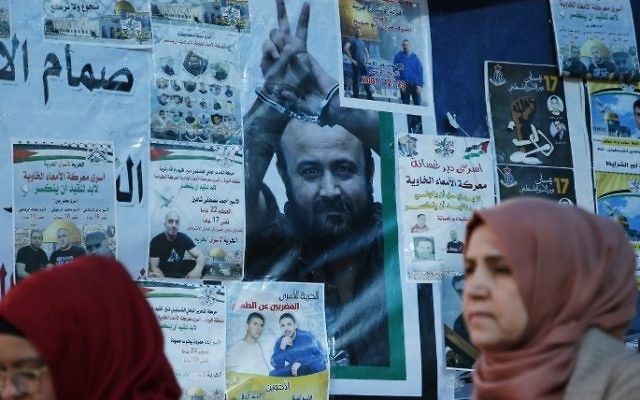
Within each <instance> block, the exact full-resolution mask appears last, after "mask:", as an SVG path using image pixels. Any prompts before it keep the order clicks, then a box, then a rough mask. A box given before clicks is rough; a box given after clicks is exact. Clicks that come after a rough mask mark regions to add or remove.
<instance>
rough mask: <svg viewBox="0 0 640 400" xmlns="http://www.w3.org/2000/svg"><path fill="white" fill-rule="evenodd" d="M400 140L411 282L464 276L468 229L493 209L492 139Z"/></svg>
mask: <svg viewBox="0 0 640 400" xmlns="http://www.w3.org/2000/svg"><path fill="white" fill-rule="evenodd" d="M397 136H398V138H397V142H398V143H397V147H396V148H397V149H398V175H399V177H398V179H399V181H398V182H399V186H400V198H401V212H402V234H403V235H402V236H403V238H404V240H405V243H404V249H403V250H404V257H405V265H406V268H407V271H406V272H407V278H408V279H409V280H411V281H433V280H438V279H440V278H442V276H443V275H446V274H450V275H460V274H462V272H463V268H462V264H463V263H462V252H463V248H464V243H463V240H464V234H465V225H466V223H467V221H468V220H469V218H470V217H471V214H472V213H473V211H475V210H478V209H481V208H486V207H490V206H492V205H494V204H495V196H494V172H493V163H494V157H493V155H492V149H491V145H490V143H489V140H488V139H479V138H464V137H449V136H434V135H408V134H399V135H397Z"/></svg>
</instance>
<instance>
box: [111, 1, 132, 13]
mask: <svg viewBox="0 0 640 400" xmlns="http://www.w3.org/2000/svg"><path fill="white" fill-rule="evenodd" d="M113 11H114V12H115V14H116V15H120V14H121V13H123V12H127V13H133V12H136V9H135V7H134V6H133V5H132V4H131V3H129V2H128V1H126V0H120V1H118V2H116V5H115V6H113Z"/></svg>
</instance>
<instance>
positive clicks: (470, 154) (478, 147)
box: [462, 140, 489, 160]
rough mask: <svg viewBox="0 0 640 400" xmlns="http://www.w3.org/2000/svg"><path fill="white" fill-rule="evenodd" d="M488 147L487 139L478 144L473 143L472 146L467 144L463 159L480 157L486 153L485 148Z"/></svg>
mask: <svg viewBox="0 0 640 400" xmlns="http://www.w3.org/2000/svg"><path fill="white" fill-rule="evenodd" d="M488 147H489V141H488V140H485V141H484V142H481V143H480V144H475V145H473V146H469V147H467V148H466V149H464V157H462V158H464V159H465V160H471V159H472V158H475V157H480V156H482V155H483V154H487V148H488Z"/></svg>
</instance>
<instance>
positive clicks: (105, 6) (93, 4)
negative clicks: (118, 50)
mask: <svg viewBox="0 0 640 400" xmlns="http://www.w3.org/2000/svg"><path fill="white" fill-rule="evenodd" d="M42 7H43V9H44V37H45V38H46V39H54V40H60V41H63V40H64V41H79V42H84V43H95V44H100V45H111V46H124V47H151V14H150V12H149V0H129V1H109V0H42Z"/></svg>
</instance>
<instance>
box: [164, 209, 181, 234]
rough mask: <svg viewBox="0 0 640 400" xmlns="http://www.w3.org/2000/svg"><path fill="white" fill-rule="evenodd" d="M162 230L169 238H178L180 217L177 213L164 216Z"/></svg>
mask: <svg viewBox="0 0 640 400" xmlns="http://www.w3.org/2000/svg"><path fill="white" fill-rule="evenodd" d="M164 229H165V233H166V234H167V236H168V237H169V238H175V237H176V236H178V231H179V230H180V216H179V215H178V213H175V212H170V213H168V214H167V215H166V216H165V218H164Z"/></svg>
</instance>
